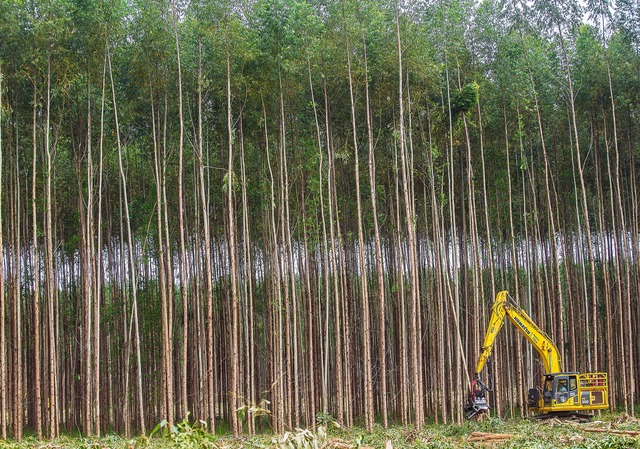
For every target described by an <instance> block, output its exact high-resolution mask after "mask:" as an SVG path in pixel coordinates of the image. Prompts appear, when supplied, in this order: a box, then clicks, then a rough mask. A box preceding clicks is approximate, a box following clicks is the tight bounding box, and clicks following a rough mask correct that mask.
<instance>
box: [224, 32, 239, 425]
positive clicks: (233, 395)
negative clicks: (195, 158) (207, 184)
mask: <svg viewBox="0 0 640 449" xmlns="http://www.w3.org/2000/svg"><path fill="white" fill-rule="evenodd" d="M226 39H227V42H226V46H225V55H226V63H227V141H228V147H227V148H228V155H229V163H228V166H227V208H228V211H227V213H228V214H229V217H228V219H229V258H230V266H229V274H230V278H231V391H230V396H229V401H230V403H231V430H232V432H233V435H234V436H238V435H239V434H240V433H241V432H242V428H241V423H240V422H239V420H238V415H237V413H236V410H237V409H238V383H239V382H238V380H239V379H238V378H239V371H240V367H239V359H240V353H239V341H238V340H239V338H240V335H239V332H238V286H237V279H236V273H237V262H236V235H235V213H234V205H233V144H234V139H235V135H234V132H233V128H232V124H231V53H230V49H229V41H228V39H229V35H228V32H227V35H226Z"/></svg>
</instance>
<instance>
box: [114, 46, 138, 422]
mask: <svg viewBox="0 0 640 449" xmlns="http://www.w3.org/2000/svg"><path fill="white" fill-rule="evenodd" d="M107 60H108V64H109V79H110V81H111V95H112V100H113V114H114V120H115V127H116V146H117V150H118V168H119V172H120V181H121V184H122V196H123V203H124V218H125V221H126V226H127V245H128V249H129V251H128V254H129V270H130V273H129V276H130V285H131V296H132V301H133V304H132V308H131V309H132V310H131V314H132V316H131V319H132V321H133V327H134V331H135V345H136V369H137V387H138V388H137V395H138V413H139V422H140V431H141V433H142V434H145V433H146V422H145V414H144V396H143V390H142V357H141V351H140V329H139V325H138V293H137V290H138V280H137V275H136V265H137V264H136V261H135V254H134V253H135V248H134V246H133V235H132V231H131V219H130V217H131V216H130V214H129V200H128V195H127V179H126V176H125V173H124V164H123V162H122V145H121V142H120V125H119V122H118V107H117V102H116V90H115V84H114V83H113V70H112V69H111V55H110V54H109V53H108V52H107ZM122 255H124V252H123V253H122Z"/></svg>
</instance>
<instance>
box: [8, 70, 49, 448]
mask: <svg viewBox="0 0 640 449" xmlns="http://www.w3.org/2000/svg"><path fill="white" fill-rule="evenodd" d="M0 101H2V89H0ZM0 111H2V108H1V107H0ZM37 115H38V97H37V89H36V82H35V81H34V83H33V161H32V166H31V173H32V177H31V220H32V231H33V234H32V236H33V267H34V268H33V353H34V354H33V360H34V384H35V385H34V387H35V396H36V397H35V401H36V404H35V406H36V409H35V410H36V417H35V418H36V419H35V422H36V433H37V435H38V440H41V439H42V379H41V370H42V368H41V363H40V358H41V355H40V270H39V268H40V251H39V249H38V213H37V207H36V205H37V196H36V183H37V166H38V151H37V150H38V140H37ZM1 142H2V140H1V139H0V145H2V143H1ZM0 179H2V176H0ZM1 188H2V187H1V185H0V189H1ZM1 199H2V194H1V192H0V200H1ZM1 209H2V208H1V207H0V210H1ZM0 215H1V214H0ZM1 220H2V218H1V217H0V223H1ZM1 236H2V229H1V228H0V248H2V247H3V246H2V237H1ZM2 265H3V264H0V282H3V281H4V275H3V274H2ZM0 291H1V292H4V288H3V287H2V286H0ZM1 294H3V293H0V295H1ZM3 360H4V356H3Z"/></svg>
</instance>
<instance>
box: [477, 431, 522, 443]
mask: <svg viewBox="0 0 640 449" xmlns="http://www.w3.org/2000/svg"><path fill="white" fill-rule="evenodd" d="M512 437H513V435H511V434H509V433H488V432H471V435H469V438H467V441H504V440H508V439H510V438H512Z"/></svg>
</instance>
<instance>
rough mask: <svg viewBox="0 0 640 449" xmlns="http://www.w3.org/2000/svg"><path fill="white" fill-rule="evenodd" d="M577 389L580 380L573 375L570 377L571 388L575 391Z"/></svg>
mask: <svg viewBox="0 0 640 449" xmlns="http://www.w3.org/2000/svg"><path fill="white" fill-rule="evenodd" d="M577 389H578V380H577V379H576V376H571V377H570V378H569V390H571V391H575V390H577Z"/></svg>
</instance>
